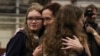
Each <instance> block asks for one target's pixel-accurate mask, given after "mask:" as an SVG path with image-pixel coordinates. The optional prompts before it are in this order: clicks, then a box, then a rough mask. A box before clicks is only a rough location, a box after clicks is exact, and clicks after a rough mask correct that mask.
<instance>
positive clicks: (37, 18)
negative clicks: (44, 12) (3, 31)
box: [27, 16, 43, 21]
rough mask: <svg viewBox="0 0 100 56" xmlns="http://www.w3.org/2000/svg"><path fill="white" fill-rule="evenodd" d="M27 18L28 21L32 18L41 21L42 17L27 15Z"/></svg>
mask: <svg viewBox="0 0 100 56" xmlns="http://www.w3.org/2000/svg"><path fill="white" fill-rule="evenodd" d="M27 20H29V21H33V20H35V21H42V20H43V18H42V17H40V16H37V17H27Z"/></svg>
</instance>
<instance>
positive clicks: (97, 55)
mask: <svg viewBox="0 0 100 56" xmlns="http://www.w3.org/2000/svg"><path fill="white" fill-rule="evenodd" d="M93 25H94V27H93V28H94V29H95V30H96V31H97V32H98V33H100V28H99V27H98V25H97V24H96V23H95V24H93ZM87 35H88V42H89V48H90V52H91V55H92V56H100V46H99V45H98V44H97V43H96V40H95V39H94V36H93V35H92V34H91V33H87Z"/></svg>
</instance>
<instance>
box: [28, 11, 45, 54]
mask: <svg viewBox="0 0 100 56" xmlns="http://www.w3.org/2000/svg"><path fill="white" fill-rule="evenodd" d="M27 17H28V18H30V17H32V18H35V17H41V14H40V13H39V12H38V11H36V10H32V11H30V12H29V13H28V16H27ZM27 25H28V27H29V28H30V29H31V30H33V31H39V30H40V29H41V27H42V25H43V21H42V20H37V18H35V19H34V20H27ZM41 48H42V47H41V46H38V47H36V49H35V50H34V52H33V55H34V56H40V55H42V49H41Z"/></svg>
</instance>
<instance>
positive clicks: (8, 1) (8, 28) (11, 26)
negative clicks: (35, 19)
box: [0, 0, 100, 48]
mask: <svg viewBox="0 0 100 56" xmlns="http://www.w3.org/2000/svg"><path fill="white" fill-rule="evenodd" d="M71 1H72V2H71ZM33 2H38V3H40V4H41V5H43V6H45V5H46V4H48V3H50V2H58V3H60V4H62V5H64V4H70V3H72V4H74V5H76V6H79V7H82V8H85V7H86V6H87V5H89V4H94V5H96V6H97V7H98V12H97V15H98V16H97V20H96V21H97V22H98V23H100V0H0V48H6V45H7V43H8V41H9V40H10V38H11V37H12V36H13V35H14V33H15V31H16V30H17V29H18V28H20V27H22V25H23V22H24V19H25V14H26V10H27V8H28V6H29V4H31V3H33Z"/></svg>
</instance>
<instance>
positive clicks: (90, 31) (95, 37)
mask: <svg viewBox="0 0 100 56" xmlns="http://www.w3.org/2000/svg"><path fill="white" fill-rule="evenodd" d="M86 31H87V32H89V33H91V34H92V35H94V39H95V40H96V42H97V44H98V45H99V46H100V35H99V34H98V33H97V32H96V30H95V29H93V28H92V27H91V26H87V27H86Z"/></svg>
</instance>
